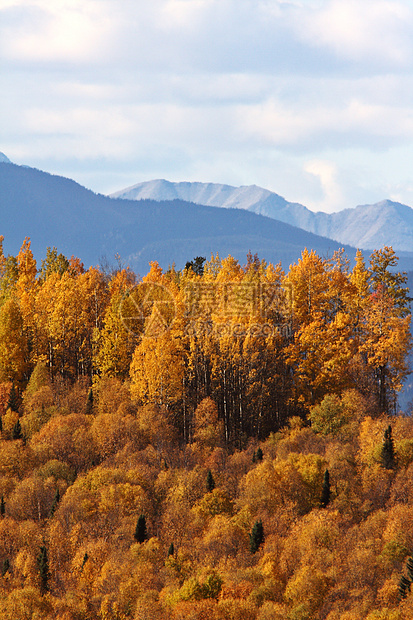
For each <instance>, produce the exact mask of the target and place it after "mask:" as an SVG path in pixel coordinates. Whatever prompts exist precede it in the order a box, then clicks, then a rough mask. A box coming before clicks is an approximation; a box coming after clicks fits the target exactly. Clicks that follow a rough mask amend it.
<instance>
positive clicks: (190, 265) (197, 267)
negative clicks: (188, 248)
mask: <svg viewBox="0 0 413 620" xmlns="http://www.w3.org/2000/svg"><path fill="white" fill-rule="evenodd" d="M205 261H206V258H205V257H204V256H197V257H196V258H194V260H191V261H188V262H187V263H186V265H185V269H192V271H193V272H194V273H196V274H197V275H198V276H202V275H203V273H204V263H205Z"/></svg>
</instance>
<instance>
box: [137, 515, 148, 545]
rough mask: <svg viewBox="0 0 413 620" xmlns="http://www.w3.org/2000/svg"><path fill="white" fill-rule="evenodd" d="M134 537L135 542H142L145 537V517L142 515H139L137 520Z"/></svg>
mask: <svg viewBox="0 0 413 620" xmlns="http://www.w3.org/2000/svg"><path fill="white" fill-rule="evenodd" d="M134 538H135V540H136V542H138V543H143V542H145V540H146V538H147V532H146V518H145V516H144V515H140V517H139V519H138V522H137V524H136V529H135V534H134Z"/></svg>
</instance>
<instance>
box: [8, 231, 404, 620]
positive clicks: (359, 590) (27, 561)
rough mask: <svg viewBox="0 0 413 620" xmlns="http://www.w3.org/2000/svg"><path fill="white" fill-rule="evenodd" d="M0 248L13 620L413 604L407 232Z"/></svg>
mask: <svg viewBox="0 0 413 620" xmlns="http://www.w3.org/2000/svg"><path fill="white" fill-rule="evenodd" d="M2 242H3V239H2V238H1V237H0V620H11V619H12V618H13V619H16V620H32V619H36V620H52V619H56V620H169V619H172V620H318V619H320V620H411V618H412V617H413V591H412V592H411V590H412V588H411V586H412V584H413V421H412V418H411V417H410V415H409V413H410V412H405V413H401V412H400V411H399V410H398V405H397V393H398V391H399V390H400V389H401V387H402V384H403V381H404V380H405V379H406V377H407V376H408V374H409V364H408V361H409V360H408V355H409V352H410V349H411V344H412V343H411V336H410V318H411V316H410V301H411V300H410V297H409V289H408V287H407V278H406V275H405V274H403V273H400V272H399V271H397V264H398V258H397V256H396V255H395V253H394V251H393V250H392V248H390V247H384V248H382V249H380V250H376V251H374V252H373V253H372V254H371V256H368V257H365V256H363V254H362V253H361V252H357V255H356V256H355V257H351V260H350V259H349V258H347V257H346V256H345V254H344V253H343V252H336V253H334V254H333V255H332V256H329V257H321V256H318V255H317V254H316V253H315V252H313V251H308V250H305V249H304V250H303V252H302V255H301V258H300V259H299V260H298V261H297V262H296V263H295V264H293V265H291V266H290V267H289V270H288V272H284V271H283V269H282V267H281V264H276V265H273V264H267V263H266V262H265V261H263V260H260V258H259V257H258V256H256V255H252V254H251V253H248V255H247V256H246V260H245V264H244V265H241V264H240V263H239V262H238V261H236V260H235V259H233V258H232V257H231V256H229V257H227V258H222V257H219V256H218V255H216V256H211V257H210V259H209V260H206V259H205V258H204V257H196V258H194V259H192V260H189V261H188V263H187V264H186V267H185V268H184V269H182V270H177V269H176V268H175V266H173V265H172V266H171V267H169V269H168V270H166V271H165V270H163V269H161V267H160V266H159V265H158V264H157V263H156V262H153V263H151V264H150V265H149V268H148V273H147V274H146V275H145V276H143V277H139V276H138V275H136V274H135V273H133V272H132V271H131V270H130V269H129V268H128V267H126V266H124V265H122V263H121V261H120V259H119V261H118V264H117V265H115V266H113V267H108V266H106V267H104V266H100V267H90V268H89V269H85V267H84V265H83V264H82V262H81V259H79V258H76V257H73V256H72V257H71V258H68V257H66V256H64V255H63V254H59V253H58V250H57V249H56V248H47V249H46V250H45V254H46V256H45V258H44V259H43V260H42V261H41V263H40V264H38V263H37V262H36V260H35V258H34V256H33V253H32V251H31V247H30V239H25V240H24V242H23V244H22V247H21V249H20V252H19V254H18V255H17V256H10V255H9V256H6V255H5V254H4V253H3V249H2V248H3V245H2ZM188 258H190V257H188Z"/></svg>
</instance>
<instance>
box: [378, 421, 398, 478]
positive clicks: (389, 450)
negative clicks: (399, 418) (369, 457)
mask: <svg viewBox="0 0 413 620" xmlns="http://www.w3.org/2000/svg"><path fill="white" fill-rule="evenodd" d="M381 464H382V465H383V467H384V468H385V469H394V468H395V467H396V453H395V450H394V441H393V436H392V428H391V425H390V424H389V426H388V427H387V428H386V430H385V431H384V441H383V447H382V449H381Z"/></svg>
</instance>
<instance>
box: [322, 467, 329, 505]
mask: <svg viewBox="0 0 413 620" xmlns="http://www.w3.org/2000/svg"><path fill="white" fill-rule="evenodd" d="M330 499H331V487H330V474H329V471H328V469H326V471H325V473H324V480H323V488H322V490H321V500H320V504H321V508H326V507H327V506H328V504H329V503H330Z"/></svg>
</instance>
